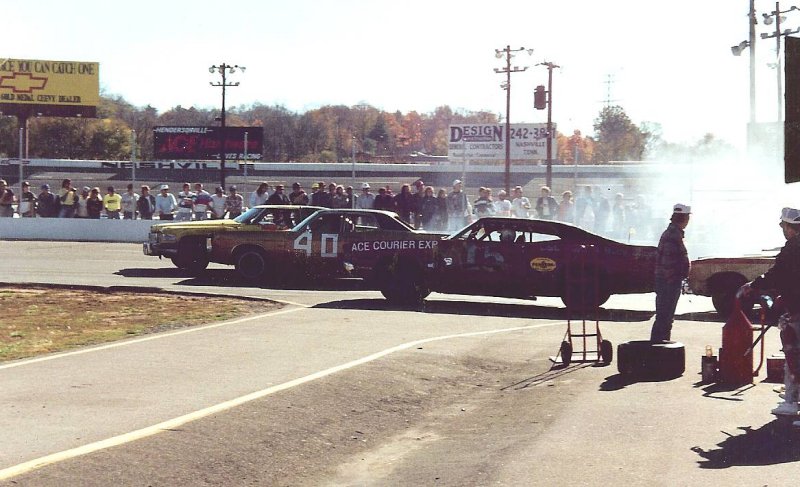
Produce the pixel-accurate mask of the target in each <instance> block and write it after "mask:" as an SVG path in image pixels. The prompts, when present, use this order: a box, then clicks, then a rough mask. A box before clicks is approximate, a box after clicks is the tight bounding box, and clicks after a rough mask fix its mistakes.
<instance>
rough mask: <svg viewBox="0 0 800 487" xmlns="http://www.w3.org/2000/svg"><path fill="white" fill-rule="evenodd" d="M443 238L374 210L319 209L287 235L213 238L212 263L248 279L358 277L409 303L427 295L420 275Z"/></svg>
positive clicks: (221, 235) (223, 231)
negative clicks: (219, 263) (234, 270)
mask: <svg viewBox="0 0 800 487" xmlns="http://www.w3.org/2000/svg"><path fill="white" fill-rule="evenodd" d="M443 237H444V235H443V234H437V233H427V232H422V231H417V230H414V229H413V228H411V227H410V226H408V224H406V223H405V222H403V221H402V220H401V219H400V218H399V217H398V216H397V215H396V214H394V213H392V212H387V211H379V210H347V209H345V210H341V209H339V210H320V211H318V212H316V213H314V214H313V215H311V216H310V217H308V218H306V219H305V220H304V221H302V222H300V223H299V224H298V225H297V226H295V227H294V228H292V229H291V230H289V231H287V232H268V233H242V232H235V231H229V230H228V229H227V228H223V229H221V230H220V231H218V232H216V233H215V234H214V237H213V238H212V241H211V249H212V250H211V255H212V260H213V261H214V262H221V263H225V264H232V265H234V266H236V271H237V272H238V273H239V275H240V276H241V277H243V278H245V279H247V280H250V281H270V282H271V283H273V284H280V283H281V282H285V281H290V280H292V279H301V280H303V281H306V282H308V280H309V279H316V278H331V277H361V278H365V279H369V280H372V281H373V282H374V284H375V285H376V286H377V287H378V288H379V289H380V290H381V292H382V293H383V295H384V296H385V297H386V298H387V299H390V300H394V301H400V302H411V301H414V300H418V299H421V298H424V297H425V296H427V295H428V293H429V292H430V291H428V290H427V289H426V288H424V287H423V284H424V277H423V275H424V272H425V271H426V269H428V268H430V267H431V266H432V265H433V255H434V249H435V248H436V245H437V243H438V241H439V240H440V239H441V238H443Z"/></svg>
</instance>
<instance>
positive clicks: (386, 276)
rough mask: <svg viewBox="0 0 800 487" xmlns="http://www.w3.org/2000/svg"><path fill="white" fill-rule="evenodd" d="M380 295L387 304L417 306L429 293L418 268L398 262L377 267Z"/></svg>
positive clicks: (408, 263)
mask: <svg viewBox="0 0 800 487" xmlns="http://www.w3.org/2000/svg"><path fill="white" fill-rule="evenodd" d="M379 269H380V270H379V271H378V272H379V275H380V277H379V283H380V284H379V286H380V291H381V294H383V297H384V298H386V299H387V300H388V301H389V302H392V303H396V304H401V305H414V304H419V303H421V302H422V300H424V299H425V298H427V297H428V295H429V294H430V293H431V291H430V289H428V287H427V286H426V285H425V282H424V281H425V279H424V277H423V275H422V271H421V270H420V269H419V266H417V265H416V263H413V262H404V261H399V262H397V263H395V264H393V265H388V264H387V265H383V266H381V267H379Z"/></svg>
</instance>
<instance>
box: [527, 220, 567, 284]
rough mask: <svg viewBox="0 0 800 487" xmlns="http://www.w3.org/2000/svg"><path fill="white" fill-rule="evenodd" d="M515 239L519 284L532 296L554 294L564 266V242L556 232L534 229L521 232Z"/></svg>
mask: <svg viewBox="0 0 800 487" xmlns="http://www.w3.org/2000/svg"><path fill="white" fill-rule="evenodd" d="M518 240H519V241H518V243H517V248H518V250H519V260H518V266H517V269H518V273H519V281H518V282H519V285H520V286H524V287H525V289H527V291H528V292H530V293H531V294H533V295H543V296H553V295H557V294H558V292H559V290H560V288H561V279H562V278H561V276H562V275H563V272H564V271H565V268H566V260H567V259H566V258H565V255H564V242H562V240H561V238H560V237H558V236H556V235H552V234H549V233H542V232H537V231H526V232H522V238H521V239H518ZM554 293H555V294H554Z"/></svg>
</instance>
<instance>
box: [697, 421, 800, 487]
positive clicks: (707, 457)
mask: <svg viewBox="0 0 800 487" xmlns="http://www.w3.org/2000/svg"><path fill="white" fill-rule="evenodd" d="M792 428H793V426H792V425H791V423H789V422H788V421H783V420H777V419H776V420H775V421H772V422H770V423H767V424H765V425H764V426H761V427H760V428H757V429H753V427H752V426H740V427H739V428H738V430H739V431H741V432H742V433H741V434H739V435H735V436H734V435H731V434H729V433H725V432H724V431H723V433H724V434H726V435H728V438H726V439H725V440H724V441H722V442H721V443H718V444H717V446H718V448H712V449H709V450H704V449H702V448H700V447H698V446H695V447H692V448H691V450H692V451H693V452H695V453H697V454H698V455H699V456H700V457H702V460H699V461H698V465H699V467H700V468H728V467H737V466H748V465H749V466H757V465H775V464H779V463H790V462H797V461H800V438H799V437H798V435H797V434H796V433H795V432H793V431H792ZM764 483H765V484H766V483H767V479H765V480H764Z"/></svg>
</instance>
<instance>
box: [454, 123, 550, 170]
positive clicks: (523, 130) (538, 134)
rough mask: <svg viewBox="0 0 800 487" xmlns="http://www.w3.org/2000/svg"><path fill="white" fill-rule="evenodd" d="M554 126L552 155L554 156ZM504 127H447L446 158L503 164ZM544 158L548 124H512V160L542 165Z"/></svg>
mask: <svg viewBox="0 0 800 487" xmlns="http://www.w3.org/2000/svg"><path fill="white" fill-rule="evenodd" d="M555 133H556V125H555V124H553V134H552V137H553V154H554V155H555V154H556V152H557V151H556V144H555ZM505 138H506V126H505V124H502V123H488V124H455V125H450V131H449V144H448V152H447V158H448V160H450V161H464V160H467V161H505V158H506V145H505ZM546 158H547V124H545V123H512V124H511V159H512V160H517V161H537V162H538V161H544V160H545V159H546Z"/></svg>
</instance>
